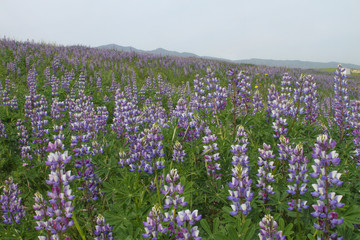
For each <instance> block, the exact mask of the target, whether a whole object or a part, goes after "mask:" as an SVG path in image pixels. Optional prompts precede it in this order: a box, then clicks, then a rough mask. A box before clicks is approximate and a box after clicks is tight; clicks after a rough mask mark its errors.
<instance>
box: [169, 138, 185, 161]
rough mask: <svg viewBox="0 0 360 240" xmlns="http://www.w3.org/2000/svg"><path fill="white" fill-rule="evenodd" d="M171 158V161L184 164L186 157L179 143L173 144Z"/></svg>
mask: <svg viewBox="0 0 360 240" xmlns="http://www.w3.org/2000/svg"><path fill="white" fill-rule="evenodd" d="M172 156H173V157H172V160H173V161H176V162H179V161H180V162H184V157H185V156H186V153H185V150H182V145H181V143H180V142H179V141H176V142H175V144H174V152H173V155H172Z"/></svg>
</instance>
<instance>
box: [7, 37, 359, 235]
mask: <svg viewBox="0 0 360 240" xmlns="http://www.w3.org/2000/svg"><path fill="white" fill-rule="evenodd" d="M359 96H360V77H356V76H347V75H346V74H345V69H344V68H343V67H342V66H341V65H339V66H338V68H336V69H334V71H333V72H325V71H319V70H303V69H291V68H284V67H266V66H255V65H240V64H234V63H230V62H226V61H218V60H210V59H204V58H195V57H189V58H183V57H171V56H161V55H152V54H147V53H135V52H121V51H116V50H103V49H96V48H90V47H85V46H66V47H65V46H60V45H54V44H45V43H35V42H30V41H27V42H19V41H14V40H11V39H6V38H3V39H1V40H0V170H1V171H0V196H1V198H0V206H1V209H0V216H1V222H0V239H41V240H45V239H46V240H55V239H56V240H57V239H59V240H69V239H74V240H77V239H81V240H85V239H97V240H100V239H102V240H105V239H122V240H132V239H152V240H156V239H158V240H161V239H163V240H164V239H195V240H200V239H203V240H207V239H208V240H211V239H213V240H234V239H245V240H251V239H296V240H305V239H310V240H313V239H321V240H322V239H323V240H328V239H344V240H356V239H360V190H359V189H360V99H359Z"/></svg>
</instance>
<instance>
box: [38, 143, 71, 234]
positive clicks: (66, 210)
mask: <svg viewBox="0 0 360 240" xmlns="http://www.w3.org/2000/svg"><path fill="white" fill-rule="evenodd" d="M62 149H63V144H62V142H61V140H60V139H58V140H56V141H55V143H54V144H52V143H49V145H48V147H47V151H49V152H50V154H49V156H48V158H47V161H45V164H46V165H47V166H48V167H49V168H50V170H51V172H50V174H49V179H48V180H46V183H47V184H48V185H50V186H51V191H48V192H47V196H48V197H49V199H50V200H49V201H48V202H46V201H44V200H43V198H42V196H41V195H40V194H35V204H34V206H33V208H34V210H35V214H36V215H35V216H34V218H35V219H36V220H38V221H37V222H36V223H37V225H38V226H37V227H35V229H36V230H41V229H44V230H45V231H48V232H49V234H51V237H52V239H57V238H58V237H59V235H58V234H59V233H60V232H65V231H66V230H67V228H68V227H71V226H72V225H73V224H74V222H73V220H72V211H73V210H74V207H72V206H71V201H72V200H73V199H74V197H75V196H74V195H72V190H71V189H70V186H69V182H70V181H72V180H74V178H75V176H72V175H71V172H70V171H67V172H65V166H66V164H67V163H69V161H70V160H71V156H68V152H67V151H65V152H63V153H61V152H60V151H61V150H62ZM47 203H48V204H49V205H50V206H47V208H46V207H45V204H47ZM45 209H46V211H45ZM39 238H44V237H42V236H40V237H39Z"/></svg>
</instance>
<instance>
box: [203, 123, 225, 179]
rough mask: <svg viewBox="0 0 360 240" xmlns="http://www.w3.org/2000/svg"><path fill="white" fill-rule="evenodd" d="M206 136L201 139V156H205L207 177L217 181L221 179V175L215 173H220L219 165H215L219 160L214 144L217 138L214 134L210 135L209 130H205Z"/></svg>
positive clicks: (215, 144) (216, 147)
mask: <svg viewBox="0 0 360 240" xmlns="http://www.w3.org/2000/svg"><path fill="white" fill-rule="evenodd" d="M205 133H206V136H204V137H203V141H202V142H203V143H204V144H205V145H204V150H203V154H204V155H205V156H204V157H205V165H206V168H207V169H206V170H207V174H208V176H211V177H212V178H214V179H216V180H218V179H221V174H218V173H216V171H220V170H221V168H220V164H219V163H217V160H219V159H220V156H219V153H217V152H216V151H217V150H219V148H218V146H217V143H216V142H215V141H216V139H217V137H216V136H215V134H211V130H210V128H206V129H205Z"/></svg>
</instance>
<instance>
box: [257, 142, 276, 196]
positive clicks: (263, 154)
mask: <svg viewBox="0 0 360 240" xmlns="http://www.w3.org/2000/svg"><path fill="white" fill-rule="evenodd" d="M270 149H271V146H270V145H267V144H266V143H264V144H263V149H260V148H259V153H260V157H259V160H258V165H259V169H258V173H257V174H256V176H258V177H259V180H258V184H256V187H258V188H260V191H259V195H260V197H261V199H262V200H263V201H264V203H266V202H267V201H268V200H269V196H270V195H273V194H274V193H275V192H274V191H273V187H272V186H271V185H270V184H271V183H272V182H274V181H275V179H274V176H273V174H272V173H271V170H272V169H274V168H275V165H274V161H271V159H272V158H274V157H275V155H274V154H273V151H272V150H270Z"/></svg>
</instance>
